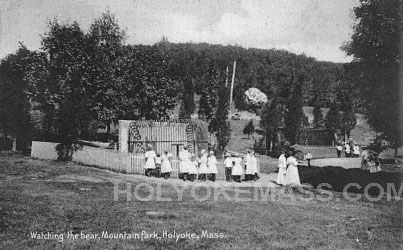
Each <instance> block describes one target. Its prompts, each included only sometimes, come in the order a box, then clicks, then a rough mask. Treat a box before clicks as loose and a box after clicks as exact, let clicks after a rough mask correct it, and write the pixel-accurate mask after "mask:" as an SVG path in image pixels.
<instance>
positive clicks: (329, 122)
mask: <svg viewBox="0 0 403 250" xmlns="http://www.w3.org/2000/svg"><path fill="white" fill-rule="evenodd" d="M341 119H342V117H341V115H340V112H339V108H338V107H337V104H332V105H331V106H330V109H329V112H328V113H327V115H326V120H325V126H326V128H327V131H328V132H329V134H330V135H331V136H333V138H334V139H335V141H336V140H337V134H338V132H339V131H340V129H341V126H342V125H341Z"/></svg>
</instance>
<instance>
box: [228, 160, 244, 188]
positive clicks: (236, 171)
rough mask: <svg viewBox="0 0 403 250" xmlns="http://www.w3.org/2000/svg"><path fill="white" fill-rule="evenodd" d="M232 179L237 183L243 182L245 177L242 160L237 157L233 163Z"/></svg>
mask: <svg viewBox="0 0 403 250" xmlns="http://www.w3.org/2000/svg"><path fill="white" fill-rule="evenodd" d="M231 174H232V179H233V180H234V181H236V182H241V176H242V175H243V169H242V158H241V157H236V158H235V159H234V161H233V167H232V173H231Z"/></svg>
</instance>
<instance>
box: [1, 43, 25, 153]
mask: <svg viewBox="0 0 403 250" xmlns="http://www.w3.org/2000/svg"><path fill="white" fill-rule="evenodd" d="M29 58H30V52H29V51H28V50H26V49H25V48H21V49H19V50H18V52H17V53H16V54H15V55H9V56H7V57H6V58H5V59H3V60H2V61H1V63H0V127H1V129H2V130H3V135H4V136H5V137H7V136H8V135H12V136H14V137H16V139H17V147H18V149H20V150H21V149H24V147H26V146H27V145H28V144H29V143H30V139H31V134H32V129H33V127H32V124H31V117H30V115H29V111H30V109H31V104H30V102H29V99H28V97H27V95H26V92H27V91H28V86H27V84H26V83H25V81H24V75H25V73H24V72H25V71H26V70H27V65H28V63H29Z"/></svg>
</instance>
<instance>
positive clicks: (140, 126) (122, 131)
mask: <svg viewBox="0 0 403 250" xmlns="http://www.w3.org/2000/svg"><path fill="white" fill-rule="evenodd" d="M209 143H210V140H209V132H208V125H207V123H206V122H203V121H200V120H193V119H181V120H167V121H150V120H141V121H133V120H132V121H131V120H120V121H119V145H120V147H119V148H120V151H121V152H130V153H133V154H143V153H144V152H145V150H146V149H147V145H148V144H151V145H152V146H153V148H154V150H155V151H156V152H157V153H160V154H162V153H163V152H164V151H165V150H167V151H168V152H170V153H171V154H173V155H174V156H176V157H177V156H178V155H179V152H180V151H181V150H182V149H183V146H185V145H186V146H188V148H189V151H190V152H192V153H194V152H197V153H199V152H200V150H201V149H207V148H208V145H209Z"/></svg>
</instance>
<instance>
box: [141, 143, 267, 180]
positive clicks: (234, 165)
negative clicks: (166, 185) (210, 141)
mask: <svg viewBox="0 0 403 250" xmlns="http://www.w3.org/2000/svg"><path fill="white" fill-rule="evenodd" d="M144 156H145V161H146V163H145V165H144V169H145V175H146V176H148V177H151V176H156V177H163V178H165V179H167V178H169V177H170V175H171V173H172V171H173V170H172V164H171V160H172V154H170V153H168V151H165V152H164V154H163V155H162V156H160V155H158V154H157V153H156V152H155V151H154V150H153V147H152V146H151V145H148V149H147V151H146V153H145V155H144ZM179 161H180V162H179V179H181V180H184V181H195V180H196V179H198V180H199V181H207V180H210V181H216V177H217V174H218V169H217V158H216V156H215V155H214V152H213V151H210V152H209V153H207V151H206V150H205V149H202V150H201V151H200V157H197V156H196V155H195V154H192V153H191V152H189V150H188V148H187V147H186V146H184V147H183V150H182V151H181V152H180V153H179ZM224 165H225V176H226V180H227V181H229V182H231V181H235V182H241V181H256V180H258V179H259V175H258V162H257V158H256V155H255V152H254V151H252V150H248V151H247V154H246V155H245V156H244V157H241V156H239V155H237V156H233V155H231V154H230V153H229V152H226V153H225V160H224ZM242 175H245V179H243V180H241V176H242Z"/></svg>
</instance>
